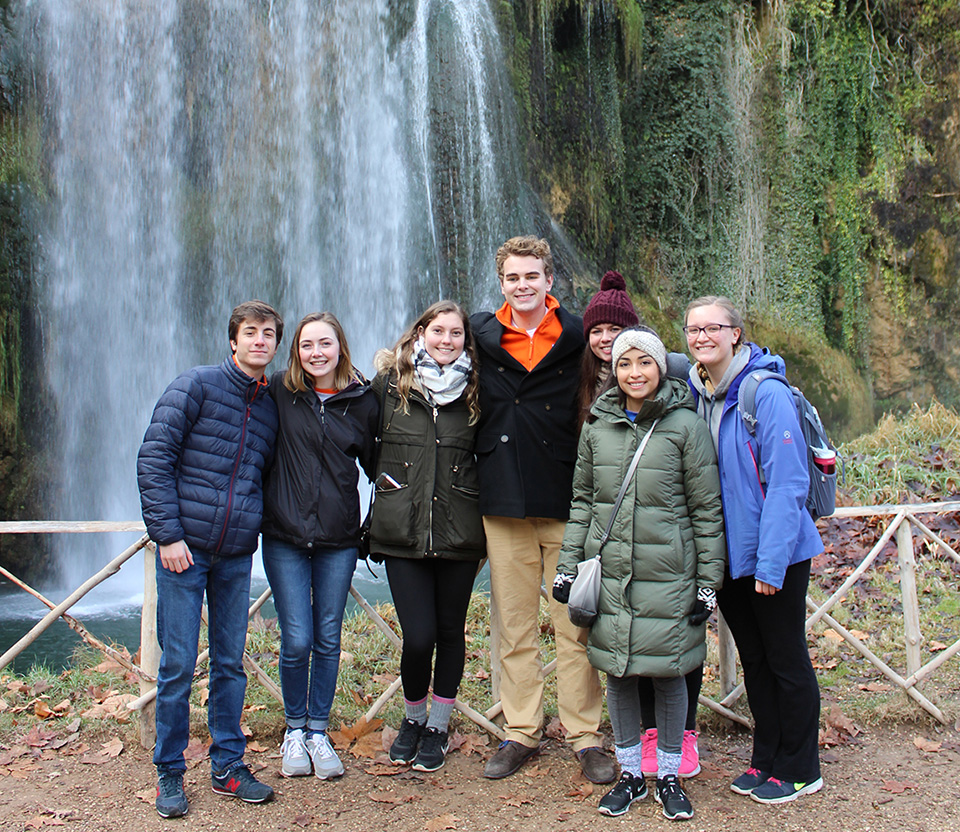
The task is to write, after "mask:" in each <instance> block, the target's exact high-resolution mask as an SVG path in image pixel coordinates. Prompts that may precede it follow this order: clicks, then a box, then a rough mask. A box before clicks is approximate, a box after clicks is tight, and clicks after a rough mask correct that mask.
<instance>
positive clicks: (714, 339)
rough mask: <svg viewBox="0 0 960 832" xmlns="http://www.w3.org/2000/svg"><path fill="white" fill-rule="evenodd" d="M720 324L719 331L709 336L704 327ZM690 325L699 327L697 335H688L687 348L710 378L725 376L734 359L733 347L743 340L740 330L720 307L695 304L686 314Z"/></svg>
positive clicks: (687, 322)
mask: <svg viewBox="0 0 960 832" xmlns="http://www.w3.org/2000/svg"><path fill="white" fill-rule="evenodd" d="M711 324H715V325H716V324H719V325H720V331H719V332H716V333H714V334H713V335H708V334H707V331H706V329H705V327H708V326H710V325H711ZM685 325H686V326H687V327H698V328H699V330H700V331H699V332H698V333H697V334H696V335H690V334H689V333H688V334H687V347H688V348H689V350H690V355H691V356H692V357H693V360H694V361H699V362H700V364H702V365H703V367H704V368H705V369H706V370H707V372H708V373H709V375H710V377H711V378H716V379H720V378H722V377H723V374H724V372H725V371H726V369H727V367H728V366H730V362H731V361H732V360H733V350H734V346H735V345H736V343H737V342H738V341H739V340H740V334H741V329H740V328H739V327H735V326H731V325H730V316H729V315H728V314H727V311H726V310H725V309H724V308H723V307H721V306H716V305H712V306H696V307H694V308H693V309H691V310H690V311H689V312H688V313H687V320H686V322H685Z"/></svg>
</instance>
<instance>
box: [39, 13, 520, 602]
mask: <svg viewBox="0 0 960 832" xmlns="http://www.w3.org/2000/svg"><path fill="white" fill-rule="evenodd" d="M20 14H21V22H22V27H21V32H22V37H23V38H24V41H25V43H26V44H27V45H28V48H29V49H30V52H31V54H32V55H33V56H34V62H35V77H36V78H37V85H38V89H39V94H40V95H41V96H42V99H43V112H44V119H45V121H44V142H45V148H46V149H47V153H48V158H49V159H50V165H51V178H52V191H53V193H52V195H51V199H50V202H49V204H48V212H47V216H46V219H45V223H44V228H43V234H42V243H43V252H44V262H43V267H42V274H41V275H40V276H39V279H40V280H41V281H42V288H43V297H44V305H43V309H42V320H43V326H44V335H45V356H44V365H45V367H46V371H47V381H48V384H49V387H50V390H51V391H52V393H53V395H54V397H55V401H56V413H55V418H54V419H52V422H53V423H52V424H51V426H50V435H51V442H55V443H56V447H57V453H56V458H57V460H58V463H59V469H60V472H61V474H62V479H61V481H60V482H59V483H58V486H57V492H58V494H59V500H58V505H59V516H60V517H61V518H63V519H85V520H96V519H103V520H128V519H135V518H138V517H139V499H138V495H137V489H136V478H135V458H136V451H137V448H138V447H139V443H140V440H141V438H142V435H143V431H144V429H145V427H146V425H147V422H148V420H149V418H150V413H151V410H152V407H153V404H154V403H155V401H156V399H157V397H158V396H159V395H160V393H161V392H162V391H163V389H164V387H165V386H166V385H167V384H168V383H169V382H170V381H171V380H172V379H173V377H174V376H175V375H176V374H177V373H178V372H181V371H183V370H185V369H187V368H188V367H190V366H192V365H194V364H200V363H217V362H219V361H220V360H222V358H223V357H225V355H227V351H228V343H227V333H226V326H227V318H228V316H229V312H230V309H231V308H232V307H233V306H234V305H235V304H236V303H238V302H240V301H242V300H246V299H249V298H252V297H259V298H262V299H264V300H267V301H268V302H270V303H272V304H273V305H274V306H276V307H277V309H278V310H279V311H280V312H281V314H282V315H283V316H284V318H285V320H286V323H287V327H288V332H291V331H292V329H293V327H294V326H295V325H296V322H297V320H299V318H300V317H301V316H302V315H304V314H306V313H307V312H311V311H316V310H319V309H328V310H330V311H332V312H334V313H335V314H336V315H337V316H338V317H339V318H340V319H341V321H342V322H343V324H344V327H345V330H346V332H347V335H348V338H349V340H350V346H351V351H352V352H353V354H354V360H355V362H356V363H357V365H358V366H359V367H360V369H361V370H362V371H363V372H365V373H369V371H370V369H371V366H370V359H371V357H372V354H373V352H374V350H375V349H376V348H378V347H381V346H386V345H388V344H391V343H392V342H393V341H394V340H395V338H396V337H397V336H398V335H399V333H400V331H401V329H402V327H403V326H404V325H406V323H407V322H408V319H409V318H411V317H412V316H413V314H415V312H417V311H418V310H419V308H420V307H422V306H424V305H425V304H426V303H428V302H430V301H432V300H436V299H437V298H439V297H441V296H454V297H457V298H458V299H460V300H461V301H463V302H464V303H466V304H467V305H468V307H472V308H474V309H478V308H483V307H486V306H492V305H493V304H494V303H495V302H496V301H495V298H496V296H497V294H498V293H497V289H496V279H495V277H494V272H493V254H494V252H495V250H496V247H497V245H498V244H499V243H500V242H501V241H502V240H503V239H505V238H506V237H508V236H512V235H513V234H516V233H521V232H524V231H526V230H529V229H531V228H533V225H532V222H533V221H532V213H531V210H530V208H529V207H527V206H526V205H525V196H524V195H525V194H526V193H527V189H526V187H525V186H524V184H523V178H522V171H521V163H520V157H519V153H518V149H517V138H516V132H515V120H516V117H515V115H514V114H513V110H514V106H513V102H512V93H511V91H510V87H509V83H508V79H507V78H506V74H505V63H504V60H503V58H502V55H501V54H500V47H499V43H498V39H497V34H496V28H495V25H494V21H493V19H492V16H491V13H490V9H489V6H488V5H487V0H407V2H402V1H401V2H389V3H388V2H387V0H334V2H324V3H317V2H316V0H290V2H280V0H273V2H266V1H265V0H191V1H190V2H188V0H181V2H169V3H144V2H142V0H76V1H75V2H65V1H64V0H26V2H25V4H24V7H23V9H22V11H21V13H20ZM288 348H289V336H288V337H287V338H286V339H285V341H284V343H283V344H282V345H281V348H280V351H279V353H278V358H277V359H276V361H275V362H274V365H273V367H272V369H274V370H276V369H281V368H282V367H283V366H285V364H286V357H287V350H288ZM120 548H122V546H117V545H116V544H114V543H108V542H104V541H103V540H99V541H92V540H90V539H89V536H80V535H78V536H71V539H70V540H69V541H64V542H63V544H62V552H61V562H62V564H63V567H64V579H65V581H66V582H67V583H68V584H70V585H76V583H78V582H79V580H80V579H82V578H83V577H86V576H87V575H89V574H90V573H91V572H92V571H93V570H94V569H95V568H96V567H97V566H99V565H102V564H103V563H104V562H106V560H108V559H109V558H110V557H112V556H113V555H114V554H116V553H117V552H118V551H119V549H120Z"/></svg>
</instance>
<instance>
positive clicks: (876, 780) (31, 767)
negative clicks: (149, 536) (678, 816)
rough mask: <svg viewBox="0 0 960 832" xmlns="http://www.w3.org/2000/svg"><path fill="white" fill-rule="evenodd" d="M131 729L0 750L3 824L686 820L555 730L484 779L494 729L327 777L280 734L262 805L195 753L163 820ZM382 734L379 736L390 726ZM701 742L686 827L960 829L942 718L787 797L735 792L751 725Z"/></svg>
mask: <svg viewBox="0 0 960 832" xmlns="http://www.w3.org/2000/svg"><path fill="white" fill-rule="evenodd" d="M124 737H125V738H124V739H120V737H115V738H113V739H112V740H111V739H110V737H109V736H107V737H99V738H98V739H97V741H95V742H91V743H89V745H76V744H75V745H74V747H73V748H72V749H71V747H70V746H69V745H63V746H61V747H60V748H59V749H57V748H54V747H52V746H56V745H57V742H56V741H52V740H50V739H49V738H48V739H46V740H44V739H43V737H40V739H39V740H38V741H37V742H34V743H32V744H31V741H30V740H29V738H26V739H25V740H24V742H23V743H21V744H19V745H8V746H6V747H3V748H0V828H2V829H3V830H5V832H7V831H9V832H14V830H16V831H17V832H19V830H32V829H40V828H44V827H47V826H65V827H66V829H68V830H74V831H75V832H81V831H82V830H110V831H111V832H134V830H135V831H136V832H144V831H145V832H149V830H161V829H167V830H169V829H180V830H183V832H187V830H204V831H206V830H221V829H222V830H271V832H273V830H291V832H295V831H296V830H301V829H307V830H310V829H315V830H320V829H323V830H346V831H347V832H367V830H381V829H382V830H397V831H398V832H400V831H401V830H403V831H404V832H406V831H407V830H409V831H410V832H438V830H445V829H454V830H504V832H507V830H517V832H528V831H532V830H537V831H538V832H539V831H540V830H543V831H544V832H546V831H547V830H578V829H582V828H585V827H586V828H590V829H610V830H618V829H633V828H643V829H645V830H646V829H649V830H666V829H673V828H675V827H674V824H673V823H671V822H670V821H668V820H666V819H665V818H663V817H662V815H661V814H660V811H659V807H658V806H657V805H656V804H655V803H654V801H653V798H652V797H648V798H647V799H646V800H644V801H643V802H641V803H638V804H635V805H634V806H633V808H632V809H631V810H630V811H629V812H628V813H627V814H626V815H625V816H623V817H622V818H607V817H604V816H602V815H600V814H598V813H597V802H598V800H599V799H600V797H601V796H602V795H603V794H604V792H605V789H606V787H603V786H592V785H591V784H590V783H588V782H587V781H585V780H584V779H583V777H582V775H581V774H580V770H579V766H578V765H577V763H576V761H575V760H574V758H573V756H572V754H571V753H570V752H569V751H568V750H567V749H566V748H565V747H564V746H563V745H562V744H561V743H559V742H558V741H556V740H549V741H547V742H546V743H545V744H544V746H543V749H542V752H541V754H540V755H539V757H535V758H534V759H533V760H532V761H530V762H528V763H527V765H526V766H524V768H523V769H521V771H520V772H519V773H518V774H516V775H514V776H513V777H510V778H507V779H506V780H500V781H491V780H486V779H484V777H483V776H482V770H483V762H484V759H485V758H486V757H487V756H489V754H491V753H492V752H493V748H492V746H488V745H487V744H486V738H485V737H484V738H481V737H479V736H472V735H468V736H467V737H466V742H464V743H463V745H462V746H461V747H460V748H459V749H458V750H457V751H455V752H452V753H451V754H450V755H449V757H448V758H447V764H446V765H445V767H444V768H443V769H441V770H440V771H439V772H437V773H435V774H431V775H424V774H419V773H416V772H412V771H408V770H406V769H405V768H395V767H392V766H389V765H387V764H386V756H385V755H382V754H381V752H380V750H379V749H377V748H374V749H373V752H372V753H373V755H374V756H373V757H370V756H363V757H356V756H354V755H353V754H351V753H350V752H345V753H343V754H341V756H342V758H343V760H344V763H345V765H346V775H345V776H344V777H343V778H340V779H339V780H335V781H329V782H323V781H320V780H317V779H315V778H313V777H301V778H296V779H283V778H281V776H280V774H279V769H280V760H279V752H278V749H277V748H276V743H273V742H270V743H267V742H264V743H262V744H261V743H260V742H259V741H257V740H256V739H254V740H253V741H252V743H251V748H252V749H253V750H251V751H248V754H247V760H248V762H249V763H250V765H251V767H252V768H253V769H254V770H256V771H257V773H258V775H259V776H260V777H261V779H264V780H265V781H266V782H268V783H270V784H271V785H272V786H273V787H274V789H275V790H276V793H277V794H276V799H275V800H274V801H273V802H272V803H269V804H265V805H260V806H251V805H247V804H244V803H242V802H240V801H237V800H234V799H231V798H225V797H219V796H217V795H215V794H213V792H212V791H211V790H210V779H209V776H210V766H209V761H208V760H207V759H205V758H198V759H196V760H192V761H191V766H190V768H189V769H188V772H187V775H186V778H185V786H186V791H187V796H188V798H189V800H190V811H189V813H188V815H187V816H186V817H185V818H182V819H178V820H163V819H161V818H160V817H158V815H157V814H156V811H155V810H154V805H153V800H154V794H155V776H154V769H153V766H152V765H151V762H150V755H149V753H148V752H146V751H144V750H143V749H142V748H140V746H139V744H137V743H136V742H135V741H133V739H132V738H131V737H130V733H129V732H128V733H126V734H125V735H124ZM388 739H389V735H388ZM463 739H464V738H462V737H460V738H458V740H459V741H462V740H463ZM103 740H106V742H102V741H103ZM377 741H378V742H380V743H381V744H382V742H381V738H380V737H379V735H377ZM41 746H43V747H41ZM91 746H94V747H91ZM121 747H122V748H121ZM24 748H28V749H29V750H28V751H26V752H25V751H24ZM257 749H262V750H257ZM701 750H702V755H701V757H702V764H703V772H702V773H701V774H700V775H699V776H698V777H697V778H695V779H693V780H690V781H688V783H687V791H688V793H689V795H690V798H691V800H692V802H693V805H694V808H695V811H696V814H695V816H694V818H693V819H692V820H690V821H686V822H685V825H684V826H683V827H681V828H685V829H689V830H691V832H693V830H704V832H726V831H727V830H730V832H732V831H733V830H738V832H739V830H758V831H759V830H771V829H776V830H777V832H800V831H801V830H802V831H803V832H806V830H821V829H822V830H844V832H868V830H869V832H900V831H901V830H908V831H909V832H960V735H958V734H957V732H956V731H953V730H941V729H938V728H936V727H934V726H933V725H932V724H921V725H916V726H882V727H876V728H870V729H868V730H864V731H862V732H861V733H859V734H858V735H857V736H856V737H854V738H852V739H849V741H847V742H845V743H844V744H841V745H838V746H836V747H829V748H823V749H821V754H822V759H823V776H824V781H825V786H824V788H823V790H822V791H821V792H820V793H819V794H816V795H811V796H808V797H805V798H801V799H800V800H799V801H797V802H795V803H792V804H785V805H783V806H779V807H771V806H761V805H759V804H757V803H755V802H753V801H752V800H750V799H749V798H746V797H741V796H739V795H736V794H733V793H732V792H731V791H729V789H728V782H729V780H730V779H731V778H732V777H734V776H736V775H737V774H739V773H740V772H741V771H742V770H743V769H745V768H746V761H747V760H748V759H749V736H748V735H747V734H746V733H744V732H740V731H733V730H732V731H731V732H729V733H723V732H719V733H718V732H717V731H713V732H706V733H704V734H703V735H702V736H701ZM366 753H370V751H369V748H368V749H367V752H366ZM587 825H589V826H587Z"/></svg>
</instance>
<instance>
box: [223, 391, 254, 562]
mask: <svg viewBox="0 0 960 832" xmlns="http://www.w3.org/2000/svg"><path fill="white" fill-rule="evenodd" d="M253 395H254V397H256V395H257V394H256V391H254V394H253ZM250 404H251V403H250V402H247V412H246V413H245V414H244V417H243V428H241V430H240V448H239V450H238V451H237V458H236V460H234V463H233V473H231V474H230V488H229V489H228V490H227V514H226V516H225V517H224V518H223V528H222V529H221V530H220V539H219V540H217V547H216V549H214V554H219V553H220V544H222V543H223V538H224V536H225V535H226V533H227V525H228V524H229V523H230V510H231V509H232V508H233V484H234V482H235V481H236V479H237V471H238V470H239V469H240V460H241V459H242V458H243V446H244V445H245V444H246V442H247V422H249V421H250Z"/></svg>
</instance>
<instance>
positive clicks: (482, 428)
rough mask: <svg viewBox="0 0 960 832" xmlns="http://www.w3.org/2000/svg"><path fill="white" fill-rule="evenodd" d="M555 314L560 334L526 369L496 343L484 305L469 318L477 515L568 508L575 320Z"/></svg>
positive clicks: (559, 515)
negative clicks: (474, 356) (476, 382)
mask: <svg viewBox="0 0 960 832" xmlns="http://www.w3.org/2000/svg"><path fill="white" fill-rule="evenodd" d="M556 314H557V317H558V318H559V320H560V323H561V325H562V327H563V330H562V332H561V335H560V337H559V338H558V339H557V342H556V343H555V344H554V345H553V347H552V348H551V350H550V352H548V353H547V355H546V356H544V358H543V359H542V360H541V361H540V363H539V364H537V366H536V367H534V368H533V369H532V370H530V371H529V372H528V371H527V370H526V368H525V367H524V366H523V365H522V364H521V363H520V362H519V361H517V360H516V359H515V358H514V357H513V356H512V355H510V353H509V352H507V351H506V350H505V349H504V348H503V347H502V346H500V337H501V335H502V334H503V332H504V327H503V325H502V324H501V323H500V321H498V320H497V318H496V316H495V315H494V314H493V313H492V312H480V313H478V314H476V315H473V316H471V318H470V326H471V328H472V329H473V332H474V337H475V338H476V341H477V347H478V350H479V353H480V423H479V426H478V427H479V430H478V433H477V465H478V471H479V474H480V511H481V512H482V513H483V514H485V515H495V516H500V517H549V518H554V519H557V520H566V519H567V516H568V514H569V511H570V497H571V492H572V488H571V484H572V482H573V468H574V464H575V463H576V459H577V387H578V384H579V372H580V359H581V356H582V354H583V349H584V340H583V319H582V318H580V317H579V316H578V315H572V314H571V313H569V312H567V310H566V309H564V308H563V307H562V306H561V307H559V308H558V309H557V311H556Z"/></svg>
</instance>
